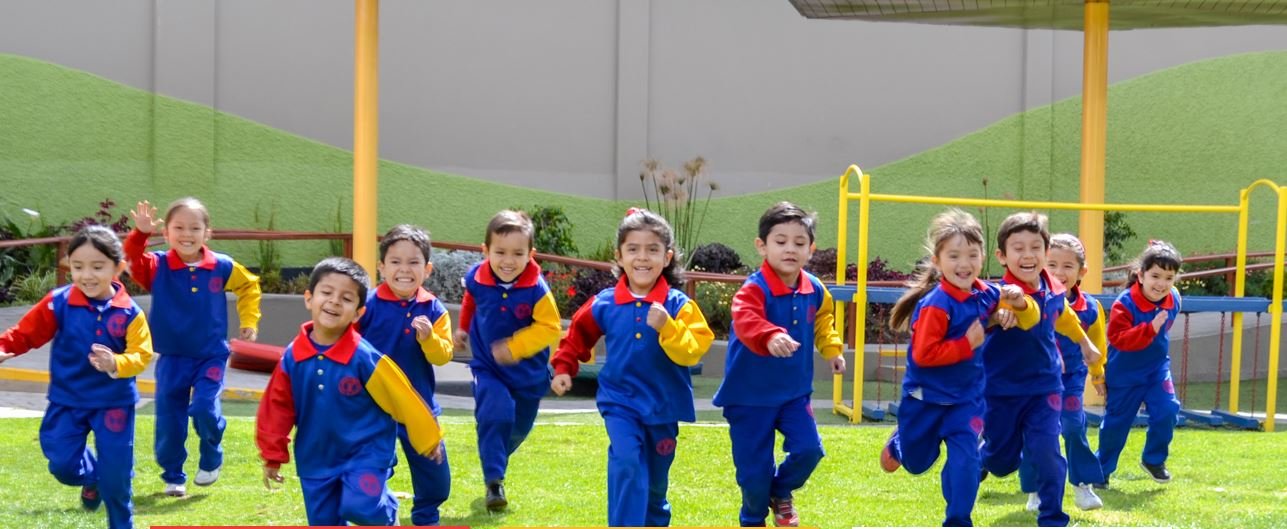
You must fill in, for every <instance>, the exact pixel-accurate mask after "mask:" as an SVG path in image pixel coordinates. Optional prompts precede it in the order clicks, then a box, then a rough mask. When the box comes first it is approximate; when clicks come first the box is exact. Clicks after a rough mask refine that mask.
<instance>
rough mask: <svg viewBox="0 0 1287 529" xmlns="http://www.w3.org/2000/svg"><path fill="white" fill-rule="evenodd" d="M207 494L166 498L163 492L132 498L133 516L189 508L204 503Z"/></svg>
mask: <svg viewBox="0 0 1287 529" xmlns="http://www.w3.org/2000/svg"><path fill="white" fill-rule="evenodd" d="M209 496H210V495H209V494H207V493H198V494H188V495H187V496H183V497H181V498H175V497H171V496H166V495H165V493H164V492H153V493H151V494H147V495H137V494H136V495H135V496H134V512H135V514H165V513H169V512H173V511H179V510H184V509H189V508H191V506H192V504H194V503H199V502H202V501H205V499H206V498H208V497H209Z"/></svg>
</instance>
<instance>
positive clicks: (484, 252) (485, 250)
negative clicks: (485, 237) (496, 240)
mask: <svg viewBox="0 0 1287 529" xmlns="http://www.w3.org/2000/svg"><path fill="white" fill-rule="evenodd" d="M479 246H482V248H483V257H487V243H482V244H480V245H479Z"/></svg>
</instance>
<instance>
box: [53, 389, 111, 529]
mask: <svg viewBox="0 0 1287 529" xmlns="http://www.w3.org/2000/svg"><path fill="white" fill-rule="evenodd" d="M91 431H92V432H94V446H95V448H97V450H98V455H97V457H95V455H94V452H91V451H90V450H89V448H88V447H86V446H85V444H86V439H87V437H88V436H89V432H91ZM40 450H41V451H42V452H44V453H45V458H46V459H48V460H49V473H50V474H53V475H54V478H56V479H57V480H58V481H59V482H60V483H62V484H64V485H72V486H76V487H82V486H86V485H96V486H97V487H98V495H99V497H100V498H102V499H103V504H104V505H105V506H106V507H107V527H109V528H110V529H129V528H132V527H134V502H133V501H132V500H131V496H132V494H133V490H132V489H131V487H130V478H132V477H133V476H134V407H133V406H123V407H120V408H73V407H70V406H63V405H60V404H54V403H52V402H51V403H49V407H48V408H47V409H46V410H45V418H44V420H42V421H41V422H40Z"/></svg>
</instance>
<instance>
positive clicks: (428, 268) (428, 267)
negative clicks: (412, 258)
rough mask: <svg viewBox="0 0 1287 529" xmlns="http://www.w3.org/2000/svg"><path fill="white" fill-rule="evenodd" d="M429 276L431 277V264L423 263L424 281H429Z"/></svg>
mask: <svg viewBox="0 0 1287 529" xmlns="http://www.w3.org/2000/svg"><path fill="white" fill-rule="evenodd" d="M431 275H433V263H432V262H429V263H425V279H429V276H431Z"/></svg>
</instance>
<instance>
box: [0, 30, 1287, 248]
mask: <svg viewBox="0 0 1287 529" xmlns="http://www.w3.org/2000/svg"><path fill="white" fill-rule="evenodd" d="M1109 98H1110V99H1109V138H1108V141H1109V145H1108V189H1107V194H1108V201H1110V202H1130V203H1139V202H1145V203H1191V204H1234V203H1235V202H1236V200H1237V194H1238V190H1239V189H1240V188H1242V187H1245V186H1246V185H1247V184H1248V183H1249V182H1251V181H1252V180H1255V179H1257V178H1269V179H1276V180H1278V181H1283V182H1287V105H1284V104H1283V102H1284V101H1287V52H1266V53H1254V54H1245V55H1236V56H1230V57H1224V58H1219V59H1213V60H1208V61H1202V62H1196V63H1191V64H1187V65H1183V66H1179V67H1175V68H1170V69H1167V70H1162V71H1158V72H1154V73H1151V74H1149V75H1145V76H1141V77H1139V78H1136V79H1132V80H1129V81H1125V82H1122V83H1118V84H1115V85H1113V86H1112V87H1110V89H1109ZM962 104H968V102H962ZM1080 106H1081V105H1080V101H1079V100H1078V99H1077V98H1073V99H1067V100H1063V101H1059V102H1057V103H1055V104H1053V105H1049V106H1045V107H1040V108H1036V109H1033V110H1030V111H1027V112H1023V113H1020V114H1016V115H1013V116H1010V117H1007V118H1005V119H1002V120H1000V121H998V122H997V123H994V124H992V125H990V126H988V127H986V128H984V129H981V130H979V131H977V132H974V133H972V134H969V135H966V136H964V137H961V138H959V139H957V140H954V141H952V142H950V143H947V144H945V145H942V146H939V147H937V148H933V149H930V150H927V151H924V152H921V153H918V154H916V155H914V156H911V157H908V158H906V159H903V160H900V161H897V162H893V163H890V164H886V165H884V166H880V167H865V168H864V169H865V170H866V171H867V172H869V173H871V174H873V175H874V180H873V185H872V188H873V190H874V191H875V192H878V193H894V194H918V195H928V194H933V195H945V196H963V197H979V196H984V195H986V196H989V197H994V198H995V197H1008V198H1020V199H1031V200H1059V201H1075V200H1077V189H1078V176H1077V174H1078V150H1079V144H1080V139H1079V138H1080V136H1079V134H1080V117H1079V116H1080ZM859 121H861V120H859ZM0 123H2V124H3V126H0V186H3V188H4V193H3V194H0V211H3V212H5V213H8V214H9V215H11V216H13V215H15V214H17V213H18V209H19V208H24V207H25V208H31V209H35V210H38V211H41V212H42V214H43V215H44V216H45V217H46V218H49V219H54V220H66V219H71V218H76V217H80V216H83V215H86V214H89V213H90V212H92V211H93V210H94V209H95V207H96V204H97V202H98V201H100V200H102V199H103V198H104V197H111V198H113V199H115V200H116V201H117V202H118V203H119V204H122V205H125V204H133V202H134V201H137V200H141V199H144V198H147V199H150V200H152V201H153V202H161V203H164V202H167V201H169V200H171V199H173V198H175V197H178V196H182V195H187V194H192V195H196V196H198V197H201V198H202V199H203V200H205V201H206V203H207V204H208V205H209V206H210V208H211V214H212V216H213V219H214V223H215V225H216V226H224V227H256V226H259V227H263V226H265V225H266V220H265V219H266V218H267V217H268V215H269V214H270V213H271V214H272V215H273V216H274V217H275V225H276V227H277V228H278V229H293V230H319V231H334V230H335V227H336V210H337V208H342V211H343V212H344V213H345V215H344V216H346V217H347V212H348V211H349V208H350V207H351V206H350V204H351V203H352V202H351V194H352V169H351V167H352V155H351V153H350V152H348V151H345V150H342V149H337V148H334V147H330V146H327V145H323V144H321V143H318V142H315V141H312V140H309V139H307V138H304V137H301V136H298V135H295V134H291V133H287V132H284V131H281V130H278V129H274V128H271V127H267V126H264V125H262V124H259V123H255V122H253V121H250V120H247V119H243V118H240V117H237V116H234V115H230V114H227V113H224V112H219V111H216V110H213V109H211V108H209V107H206V106H203V105H197V104H193V103H190V102H186V101H181V100H177V99H173V98H169V97H165V96H158V95H155V94H152V93H149V92H146V91H141V90H138V89H135V88H131V87H128V86H125V85H122V84H119V83H116V82H113V81H109V80H107V79H103V78H101V77H98V76H95V75H92V74H88V73H85V72H82V71H78V70H73V69H69V68H65V67H62V66H58V65H54V64H50V63H47V62H42V61H38V60H33V59H29V58H25V57H18V56H13V55H4V54H0ZM883 125H885V124H880V123H867V124H864V125H863V126H871V127H881V126H883ZM712 162H713V164H714V165H715V167H718V164H719V160H713V161H712ZM855 162H859V163H861V162H862V161H861V160H855ZM843 169H844V168H843V167H837V168H836V174H837V175H839V174H840V173H841V172H842V171H843ZM984 182H986V184H984ZM854 189H855V190H856V189H857V186H856V184H855V185H854ZM836 193H837V189H836V179H829V180H827V181H823V182H818V183H814V184H809V185H803V186H798V187H791V188H785V189H779V190H775V191H772V192H767V193H759V194H751V195H741V196H735V197H722V198H717V199H716V200H714V201H712V202H711V206H710V207H711V209H710V213H709V215H710V218H712V219H718V221H717V222H708V223H707V225H706V228H705V231H704V232H703V233H704V236H703V239H706V240H716V241H721V242H724V243H725V244H729V245H730V246H733V247H734V248H736V249H738V250H739V252H741V253H742V254H743V256H744V258H745V259H747V260H751V259H752V256H753V255H754V251H753V248H752V245H751V242H750V240H751V239H752V238H753V237H754V226H755V221H756V219H757V218H758V216H759V214H760V213H761V212H762V211H763V210H764V209H765V208H766V207H767V206H768V205H770V204H772V203H773V202H776V201H778V200H792V201H795V202H798V203H800V204H802V205H804V206H806V207H808V208H812V209H816V210H817V211H818V212H819V215H820V217H821V222H820V230H819V241H818V245H819V247H828V246H833V245H834V244H835V233H836V226H835V218H836V215H835V214H836V207H837V198H836ZM380 195H381V203H380V226H381V227H382V228H383V227H386V226H389V225H392V224H394V223H398V222H414V223H418V224H422V225H425V226H427V227H429V228H430V229H431V231H432V232H433V234H434V236H435V238H438V239H441V240H454V241H476V240H480V239H481V231H482V228H483V226H484V225H485V223H486V221H487V219H488V218H489V217H490V215H491V214H492V213H494V212H495V211H496V210H499V209H501V208H504V207H509V206H514V205H526V204H533V203H538V202H539V203H547V204H559V205H562V206H563V207H564V208H565V209H566V210H567V213H568V216H569V217H570V219H571V220H572V223H573V235H574V237H575V238H576V240H577V243H578V245H579V246H580V247H581V248H582V249H585V250H588V249H591V248H594V247H596V246H598V245H599V244H601V243H602V241H604V240H606V239H608V238H609V237H610V236H611V235H612V230H613V227H614V226H615V223H616V221H617V219H618V218H619V216H620V214H621V212H622V211H623V210H624V207H625V205H624V203H621V202H616V201H610V200H602V199H594V198H586V197H578V196H572V195H566V194H560V193H551V192H544V191H538V190H532V189H526V188H520V187H516V186H509V185H503V184H496V183H492V182H487V181H483V180H479V179H473V178H468V177H465V176H459V175H451V174H445V173H441V172H435V171H430V170H426V169H422V168H417V167H411V166H407V165H404V164H399V163H394V162H388V161H384V162H381V164H380ZM1256 198H1257V200H1255V201H1253V206H1254V208H1253V223H1252V232H1253V236H1254V239H1253V242H1252V247H1253V248H1268V247H1270V245H1271V241H1272V235H1273V213H1272V212H1273V209H1272V208H1273V204H1272V200H1270V199H1269V198H1268V193H1264V192H1263V191H1261V192H1258V194H1257V197H1256ZM938 209H939V208H938V207H936V206H914V205H892V204H879V205H876V206H874V207H873V209H872V213H873V218H874V219H875V222H874V223H873V227H872V231H871V239H872V244H873V248H872V252H871V255H872V256H882V257H885V258H887V259H889V260H890V261H891V262H893V263H894V264H895V266H897V267H899V268H906V266H907V265H906V264H907V263H909V262H911V261H913V260H914V259H915V258H916V257H917V255H918V254H919V251H920V250H919V246H920V240H921V238H922V237H923V234H924V229H925V226H926V222H927V220H928V218H929V217H930V216H932V215H933V214H934V212H936V211H937V210H938ZM256 210H258V212H259V218H260V220H259V221H258V222H256V220H255V218H256V217H255V215H256ZM122 211H123V209H122ZM1007 213H1009V211H995V210H994V211H989V212H988V215H987V216H988V218H989V225H990V227H991V228H992V229H993V230H994V229H995V227H996V225H997V223H999V221H1000V219H1001V218H1002V217H1004V215H1005V214H1007ZM853 215H856V211H853V212H851V218H853ZM1053 220H1054V222H1053V226H1054V228H1055V229H1056V230H1075V229H1076V215H1075V213H1056V214H1054V215H1053ZM1128 220H1129V221H1130V223H1131V225H1132V226H1133V227H1134V229H1135V231H1137V232H1138V233H1139V234H1140V237H1141V239H1148V238H1154V239H1168V240H1172V241H1174V242H1176V243H1177V246H1178V247H1179V248H1180V249H1181V251H1183V252H1185V253H1202V252H1207V251H1215V250H1224V249H1232V247H1233V244H1234V242H1233V241H1234V237H1235V235H1236V219H1235V218H1234V216H1233V215H1216V214H1185V215H1167V214H1136V213H1132V214H1129V216H1128ZM343 222H344V226H345V229H347V226H348V219H347V218H346V219H344V220H343ZM1137 242H1138V241H1137ZM1134 246H1137V245H1136V244H1133V245H1132V251H1133V249H1134ZM219 247H220V248H221V249H224V250H226V251H229V252H232V253H234V254H235V255H237V256H238V257H239V258H240V259H241V260H243V261H246V262H248V263H254V262H255V261H256V258H255V250H254V248H255V247H254V246H253V245H252V244H250V243H241V244H237V243H220V244H219ZM282 249H283V250H284V252H285V259H286V263H287V264H288V265H305V264H308V263H310V262H311V261H313V260H314V259H316V258H318V257H319V256H321V255H323V254H324V253H325V251H326V245H325V244H322V243H307V242H298V243H286V244H285V245H284V246H283V248H282ZM851 255H852V254H851Z"/></svg>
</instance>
